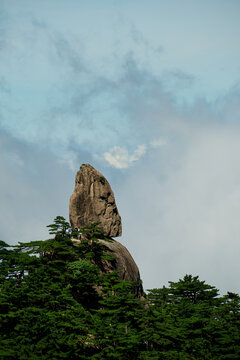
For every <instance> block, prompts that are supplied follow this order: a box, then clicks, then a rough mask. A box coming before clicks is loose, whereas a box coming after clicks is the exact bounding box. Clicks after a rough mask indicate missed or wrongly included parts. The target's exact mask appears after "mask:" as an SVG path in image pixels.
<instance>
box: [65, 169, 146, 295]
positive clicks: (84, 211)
mask: <svg viewBox="0 0 240 360" xmlns="http://www.w3.org/2000/svg"><path fill="white" fill-rule="evenodd" d="M69 217H70V222H71V225H72V227H78V228H80V229H81V227H83V226H87V225H91V224H92V223H94V222H99V223H100V225H99V226H100V227H101V228H102V229H103V231H104V233H105V236H106V237H108V238H109V239H111V237H116V236H121V234H122V224H121V217H120V215H119V213H118V209H117V206H116V203H115V198H114V194H113V191H112V189H111V187H110V185H109V183H108V181H107V180H106V179H105V177H104V176H103V175H102V174H100V173H99V172H98V171H97V170H95V169H94V168H93V167H92V166H91V165H89V164H83V165H82V166H81V167H80V170H79V171H78V172H77V175H76V180H75V189H74V191H73V194H72V196H71V198H70V205H69ZM99 241H100V242H101V243H102V244H104V245H105V246H106V247H107V248H108V249H109V253H110V254H111V256H112V257H113V258H114V260H113V261H110V260H104V263H103V264H102V265H103V266H102V271H103V272H106V273H107V272H112V271H117V272H118V273H119V277H120V279H122V280H126V281H134V282H136V287H135V289H134V292H135V294H136V296H138V297H141V296H142V294H143V288H142V281H141V279H140V274H139V270H138V267H137V265H136V263H135V261H134V260H133V258H132V256H131V255H130V253H129V251H128V250H127V249H126V247H125V246H123V245H122V244H120V243H119V242H118V241H116V240H113V239H111V241H110V242H108V241H105V240H99Z"/></svg>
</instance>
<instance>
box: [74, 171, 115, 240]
mask: <svg viewBox="0 0 240 360" xmlns="http://www.w3.org/2000/svg"><path fill="white" fill-rule="evenodd" d="M69 217H70V222H71V225H72V227H79V228H81V227H82V226H86V225H91V224H92V223H94V222H100V227H101V228H102V230H103V231H104V233H105V235H106V236H110V237H116V236H121V235H122V223H121V217H120V215H119V213H118V209H117V206H116V203H115V198H114V194H113V191H112V189H111V187H110V185H109V183H108V181H107V180H106V179H105V177H104V176H103V175H102V174H100V172H98V171H97V170H95V169H94V168H93V167H92V166H91V165H89V164H83V165H82V166H81V167H80V170H79V171H78V172H77V175H76V180H75V189H74V191H73V194H72V196H71V198H70V205H69Z"/></svg>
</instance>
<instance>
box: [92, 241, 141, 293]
mask: <svg viewBox="0 0 240 360" xmlns="http://www.w3.org/2000/svg"><path fill="white" fill-rule="evenodd" d="M99 241H100V242H101V243H102V244H103V245H105V246H106V247H107V248H108V249H109V253H110V255H111V256H112V257H113V258H114V260H113V261H110V260H104V263H103V264H102V265H103V271H104V272H105V273H109V272H112V271H117V272H118V274H119V278H120V279H121V280H126V281H134V282H135V283H136V286H135V288H134V293H135V295H136V296H137V297H141V296H142V295H143V288H142V281H141V278H140V274H139V270H138V267H137V265H136V263H135V261H134V260H133V258H132V256H131V254H130V253H129V251H128V250H127V249H126V247H125V246H123V245H122V244H121V243H120V242H118V241H116V240H113V239H112V241H110V242H108V241H105V240H99Z"/></svg>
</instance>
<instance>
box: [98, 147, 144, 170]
mask: <svg viewBox="0 0 240 360" xmlns="http://www.w3.org/2000/svg"><path fill="white" fill-rule="evenodd" d="M145 153H146V145H138V147H137V148H136V150H134V152H133V153H132V154H131V155H130V154H129V153H128V150H127V149H126V148H123V147H120V146H114V147H113V148H111V149H110V150H109V151H108V152H105V153H104V154H103V158H104V159H105V160H106V161H107V163H108V164H109V165H111V166H112V167H115V168H116V169H126V168H128V167H129V166H131V165H132V164H133V163H134V162H135V161H138V160H139V159H140V158H141V157H142V156H143V155H144V154H145Z"/></svg>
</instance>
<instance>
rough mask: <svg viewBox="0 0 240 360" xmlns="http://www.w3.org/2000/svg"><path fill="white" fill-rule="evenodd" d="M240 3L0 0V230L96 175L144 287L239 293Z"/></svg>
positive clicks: (61, 206)
mask: <svg viewBox="0 0 240 360" xmlns="http://www.w3.org/2000/svg"><path fill="white" fill-rule="evenodd" d="M239 13H240V3H239V1H237V0H208V1H206V0H202V1H201V2H200V1H196V0H182V1H178V0H172V1H163V0H158V1H157V0H155V1H154V0H148V1H146V0H142V1H141V0H139V1H136V0H128V1H125V0H123V1H113V0H102V1H101V2H100V1H97V0H95V1H94V0H89V1H87V2H86V1H81V0H78V1H77V0H68V1H67V0H51V1H45V0H42V1H41V2H39V1H35V0H22V1H21V2H20V1H17V0H11V1H9V0H8V1H7V0H0V167H1V176H0V187H1V192H0V200H1V201H0V210H1V219H0V223H1V226H0V238H2V239H3V240H5V241H8V242H10V243H16V242H17V241H25V240H26V241H28V240H31V239H36V238H46V236H47V231H46V229H45V226H46V225H47V224H49V223H51V221H52V219H53V218H54V217H55V216H56V215H64V216H65V217H66V218H68V201H69V197H70V195H71V193H72V191H73V187H74V177H75V173H76V171H77V170H78V168H79V167H80V165H81V164H82V163H91V164H92V165H93V166H95V167H96V168H97V169H98V170H99V171H101V172H102V173H103V174H104V175H105V176H106V177H107V179H108V180H109V182H110V183H111V185H112V188H113V190H114V192H115V196H116V200H117V204H118V207H119V211H120V213H121V216H122V219H123V237H122V238H121V239H119V240H120V241H122V242H123V244H124V245H126V246H127V248H128V249H129V250H130V252H131V253H132V255H133V257H134V258H135V260H136V262H137V264H138V266H139V268H140V272H141V276H142V278H143V281H144V287H145V288H152V287H160V286H162V285H163V284H167V281H168V280H172V281H174V280H177V279H178V278H180V277H183V276H184V275H185V274H186V273H191V274H193V275H199V276H200V277H201V278H202V279H203V280H206V281H207V282H208V283H211V284H213V285H215V286H217V287H218V288H219V289H220V290H221V291H222V292H224V291H227V290H230V291H237V292H240V288H239V282H238V276H237V274H238V273H239V269H238V252H239V250H240V245H239V244H240V242H239V238H240V222H239V213H240V205H239V204H240V201H239V200H240V165H239V152H240V142H239V138H240V127H239V126H240V108H239V98H240V65H239V64H240V47H239V44H238V43H239V40H238V39H239V34H240V23H239Z"/></svg>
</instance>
